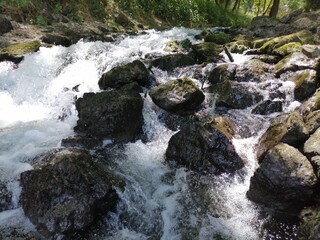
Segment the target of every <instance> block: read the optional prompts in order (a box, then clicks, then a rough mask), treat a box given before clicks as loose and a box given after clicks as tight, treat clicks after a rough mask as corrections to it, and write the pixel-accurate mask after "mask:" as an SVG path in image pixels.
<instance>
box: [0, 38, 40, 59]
mask: <svg viewBox="0 0 320 240" xmlns="http://www.w3.org/2000/svg"><path fill="white" fill-rule="evenodd" d="M40 46H41V43H40V42H39V41H32V42H25V43H16V44H12V45H10V46H8V47H6V48H3V49H1V50H0V62H1V61H11V62H14V63H20V62H21V61H22V60H23V55H24V54H27V53H33V52H36V51H38V50H39V48H40Z"/></svg>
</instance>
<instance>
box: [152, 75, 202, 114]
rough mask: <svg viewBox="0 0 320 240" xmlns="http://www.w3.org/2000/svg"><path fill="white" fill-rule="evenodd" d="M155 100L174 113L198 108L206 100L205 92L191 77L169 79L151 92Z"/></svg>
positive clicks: (157, 103)
mask: <svg viewBox="0 0 320 240" xmlns="http://www.w3.org/2000/svg"><path fill="white" fill-rule="evenodd" d="M149 95H150V97H151V98H152V100H153V102H154V103H155V104H156V105H158V106H159V107H161V108H163V109H165V110H167V111H169V112H174V113H185V112H188V111H194V110H196V109H197V108H198V107H199V106H200V104H201V103H202V102H203V101H204V98H205V96H204V94H203V93H202V91H201V90H200V89H199V88H198V87H197V86H196V85H195V83H194V82H193V81H192V80H191V79H189V78H182V79H176V80H171V81H168V82H167V83H165V84H162V85H160V86H158V87H155V88H153V89H151V90H150V92H149Z"/></svg>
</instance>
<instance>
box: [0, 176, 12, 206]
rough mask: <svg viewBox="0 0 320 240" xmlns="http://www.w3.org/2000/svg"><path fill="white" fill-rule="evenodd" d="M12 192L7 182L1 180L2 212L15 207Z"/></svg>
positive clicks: (0, 200)
mask: <svg viewBox="0 0 320 240" xmlns="http://www.w3.org/2000/svg"><path fill="white" fill-rule="evenodd" d="M11 199H12V193H11V192H10V191H9V190H8V188H7V186H6V184H4V183H2V182H0V212H2V211H6V210H9V209H13V205H12V201H11Z"/></svg>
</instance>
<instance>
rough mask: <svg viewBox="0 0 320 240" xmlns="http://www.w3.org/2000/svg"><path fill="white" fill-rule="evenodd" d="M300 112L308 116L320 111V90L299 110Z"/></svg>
mask: <svg viewBox="0 0 320 240" xmlns="http://www.w3.org/2000/svg"><path fill="white" fill-rule="evenodd" d="M298 110H299V112H300V113H301V114H302V115H304V116H306V115H308V114H309V113H310V112H313V111H317V110H320V88H318V89H317V90H316V92H315V93H314V94H313V95H312V96H311V97H310V98H308V99H307V100H306V101H305V102H303V104H302V105H301V106H300V107H299V108H298Z"/></svg>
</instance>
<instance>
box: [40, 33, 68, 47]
mask: <svg viewBox="0 0 320 240" xmlns="http://www.w3.org/2000/svg"><path fill="white" fill-rule="evenodd" d="M41 40H42V42H44V43H48V44H53V45H61V46H64V47H69V46H70V45H71V44H72V42H71V40H70V39H69V38H68V37H66V36H63V35H59V34H51V33H48V34H46V35H45V36H43V37H42V39H41Z"/></svg>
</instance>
